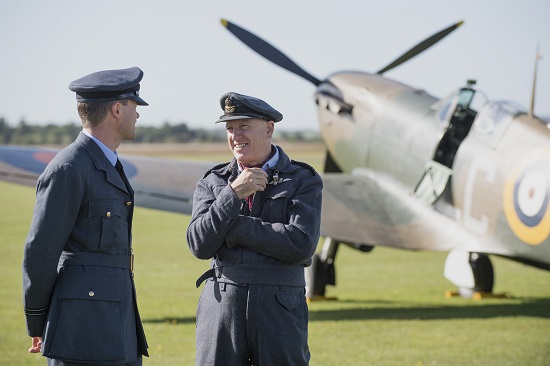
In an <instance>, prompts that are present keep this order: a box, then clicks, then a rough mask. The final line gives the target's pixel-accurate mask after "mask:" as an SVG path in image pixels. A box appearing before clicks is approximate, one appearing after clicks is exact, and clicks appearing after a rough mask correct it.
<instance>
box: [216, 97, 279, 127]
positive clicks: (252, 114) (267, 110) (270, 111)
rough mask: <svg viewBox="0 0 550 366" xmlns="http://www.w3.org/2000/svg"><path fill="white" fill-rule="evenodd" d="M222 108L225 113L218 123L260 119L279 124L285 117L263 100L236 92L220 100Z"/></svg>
mask: <svg viewBox="0 0 550 366" xmlns="http://www.w3.org/2000/svg"><path fill="white" fill-rule="evenodd" d="M220 106H221V107H222V110H223V112H224V114H223V115H221V116H220V118H218V120H217V121H216V123H219V122H227V121H233V120H236V119H248V118H259V119H263V120H264V121H273V122H279V121H280V120H282V119H283V115H282V114H281V113H280V112H279V111H277V110H276V109H275V108H273V107H272V106H270V105H269V104H267V103H266V102H264V101H263V100H261V99H258V98H255V97H250V96H248V95H243V94H239V93H235V92H229V93H225V94H224V95H222V97H221V98H220Z"/></svg>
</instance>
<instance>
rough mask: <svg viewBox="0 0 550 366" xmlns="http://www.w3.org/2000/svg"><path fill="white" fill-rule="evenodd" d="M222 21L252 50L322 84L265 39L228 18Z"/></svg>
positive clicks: (311, 80) (317, 84) (314, 82)
mask: <svg viewBox="0 0 550 366" xmlns="http://www.w3.org/2000/svg"><path fill="white" fill-rule="evenodd" d="M221 23H222V25H223V26H224V27H226V28H227V30H228V31H230V32H231V33H233V34H234V35H235V37H237V38H238V39H240V40H241V41H242V42H243V43H244V44H246V45H247V46H248V47H250V48H252V50H254V51H256V52H257V53H258V54H260V55H261V56H263V57H265V58H266V59H268V60H269V61H271V62H273V63H274V64H275V65H278V66H281V67H282V68H283V69H286V70H288V71H290V72H292V73H294V74H296V75H298V76H301V77H302V78H304V79H306V80H309V81H310V82H312V83H313V84H315V86H319V84H321V81H320V80H319V79H317V78H316V77H315V76H313V75H311V74H310V73H308V72H307V71H305V70H304V69H302V68H301V67H300V66H298V65H297V64H296V63H295V62H294V61H292V60H291V59H290V58H289V57H288V56H286V55H285V54H284V53H282V52H281V51H279V50H278V49H276V48H275V47H273V46H272V45H270V44H269V43H267V42H266V41H264V40H263V39H261V38H259V37H257V36H256V35H254V34H252V33H250V32H249V31H247V30H245V29H243V28H241V27H239V26H238V25H236V24H234V23H231V22H230V21H228V20H225V19H222V20H221Z"/></svg>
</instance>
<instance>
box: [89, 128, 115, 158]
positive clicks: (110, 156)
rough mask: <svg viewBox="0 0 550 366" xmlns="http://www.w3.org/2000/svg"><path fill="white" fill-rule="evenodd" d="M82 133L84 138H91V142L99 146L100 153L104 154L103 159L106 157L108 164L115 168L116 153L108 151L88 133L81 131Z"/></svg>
mask: <svg viewBox="0 0 550 366" xmlns="http://www.w3.org/2000/svg"><path fill="white" fill-rule="evenodd" d="M82 133H83V134H85V135H86V136H88V137H89V138H91V139H92V140H94V142H95V143H96V144H97V146H99V148H100V149H101V151H103V153H104V154H105V157H107V159H108V160H109V162H110V163H111V164H112V165H113V166H115V164H116V161H117V159H118V155H117V153H116V151H113V150H111V149H109V148H108V147H107V146H106V145H105V144H104V143H103V142H101V141H100V140H99V139H98V138H97V137H95V136H94V135H92V134H91V133H90V132H89V131H87V130H85V129H83V130H82Z"/></svg>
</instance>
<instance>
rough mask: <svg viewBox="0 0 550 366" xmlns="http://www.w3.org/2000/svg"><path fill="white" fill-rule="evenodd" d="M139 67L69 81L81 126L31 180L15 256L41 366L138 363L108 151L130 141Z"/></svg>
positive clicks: (128, 242)
mask: <svg viewBox="0 0 550 366" xmlns="http://www.w3.org/2000/svg"><path fill="white" fill-rule="evenodd" d="M142 77H143V72H142V71H141V70H140V69H139V68H137V67H132V68H129V69H123V70H107V71H99V72H96V73H93V74H90V75H87V76H84V77H82V78H80V79H78V80H75V81H73V82H72V83H71V84H70V85H69V89H70V90H72V91H74V92H76V99H77V102H78V103H77V104H78V106H77V109H78V113H79V115H80V118H81V120H82V126H83V130H82V132H81V133H80V135H79V136H78V138H77V139H76V141H75V142H73V143H72V144H71V145H69V146H68V147H66V148H65V149H63V150H61V151H60V152H59V153H58V154H57V156H56V157H55V158H54V159H53V160H52V161H51V162H50V163H49V164H48V166H47V167H46V169H45V171H44V173H42V175H41V176H40V178H39V179H38V183H37V187H36V205H35V208H34V215H33V218H32V223H31V227H30V230H29V234H28V236H27V240H26V243H25V252H24V259H23V290H24V306H25V315H26V318H27V329H28V333H29V336H31V337H32V346H31V348H30V349H29V352H31V353H38V352H40V351H42V354H43V355H44V356H46V357H47V360H48V365H82V364H94V365H103V364H105V365H141V359H142V355H145V356H148V354H147V342H146V340H145V335H144V333H143V327H142V324H141V320H140V317H139V313H138V309H137V305H136V295H135V289H134V280H133V254H132V233H131V229H132V215H133V210H134V191H133V190H132V187H131V186H130V184H129V183H128V179H127V178H126V175H125V174H124V171H123V169H122V165H121V164H120V161H119V160H118V158H117V153H116V149H117V148H118V146H119V145H120V143H121V142H122V141H124V140H133V139H134V137H135V124H136V121H137V119H138V118H139V114H138V113H137V111H136V107H137V106H138V105H147V103H146V102H145V101H144V100H143V99H141V98H140V96H139V88H140V85H139V82H140V81H141V79H142Z"/></svg>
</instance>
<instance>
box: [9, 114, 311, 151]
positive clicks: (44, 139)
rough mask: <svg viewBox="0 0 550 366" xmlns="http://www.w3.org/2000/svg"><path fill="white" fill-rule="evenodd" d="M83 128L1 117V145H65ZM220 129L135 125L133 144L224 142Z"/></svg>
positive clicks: (296, 137)
mask: <svg viewBox="0 0 550 366" xmlns="http://www.w3.org/2000/svg"><path fill="white" fill-rule="evenodd" d="M81 130H82V126H81V125H80V124H76V123H67V124H64V125H59V124H53V123H52V124H47V125H31V124H28V123H27V122H25V121H24V120H22V121H20V122H19V124H18V125H16V126H14V127H12V126H10V125H9V123H8V122H7V121H6V120H5V119H4V118H3V117H0V144H4V145H68V144H70V143H71V142H73V141H74V140H75V139H76V137H77V136H78V134H79V132H80V131H81ZM273 138H274V139H275V140H278V141H289V142H318V141H321V137H320V135H319V133H318V132H313V131H279V130H275V134H274V137H273ZM224 141H226V134H225V129H223V128H212V129H205V128H189V127H188V126H187V124H185V123H178V124H170V123H169V122H165V123H164V124H163V125H162V126H160V127H153V126H139V125H138V126H136V139H135V140H134V141H133V142H134V143H186V142H224Z"/></svg>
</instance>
